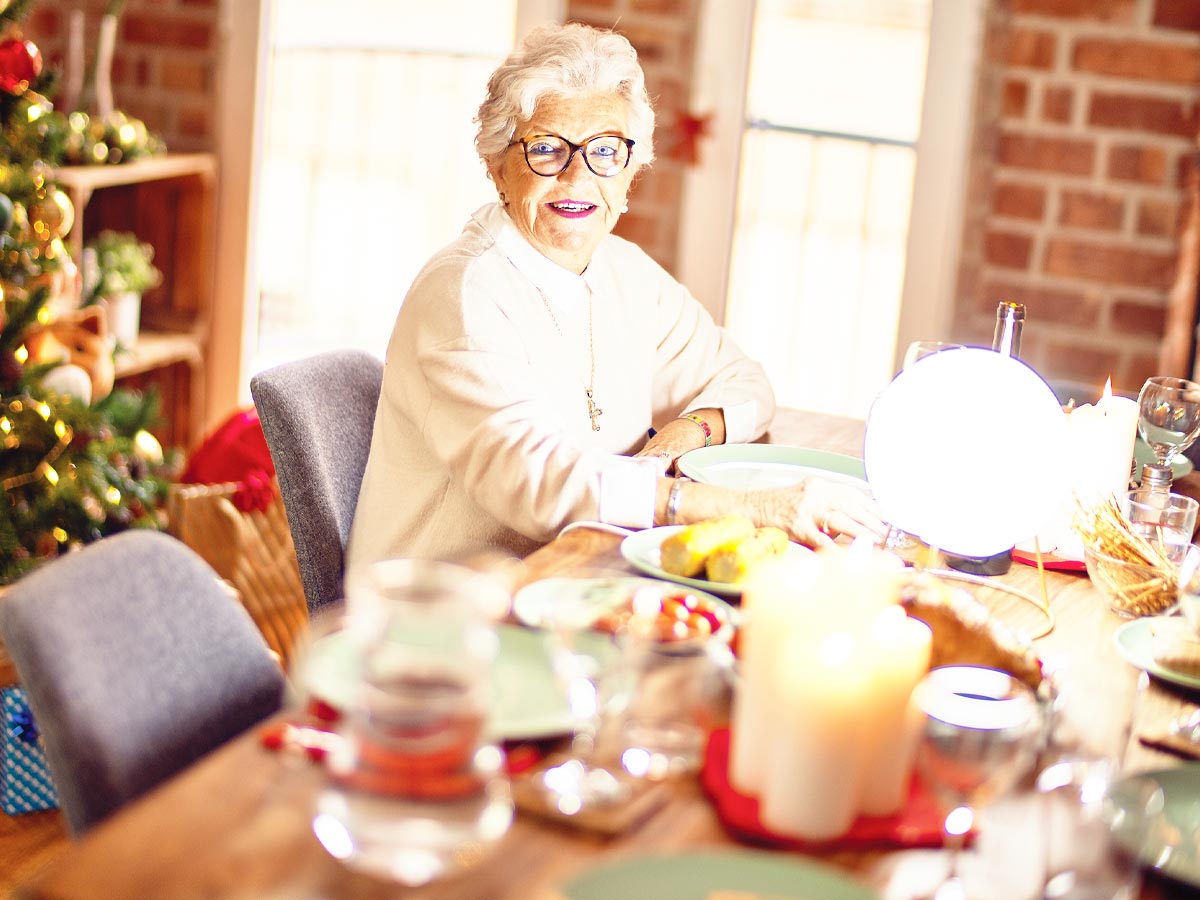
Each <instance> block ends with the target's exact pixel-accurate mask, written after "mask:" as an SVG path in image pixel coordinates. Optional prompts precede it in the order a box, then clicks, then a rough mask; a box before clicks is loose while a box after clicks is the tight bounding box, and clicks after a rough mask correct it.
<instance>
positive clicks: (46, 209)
mask: <svg viewBox="0 0 1200 900" xmlns="http://www.w3.org/2000/svg"><path fill="white" fill-rule="evenodd" d="M29 222H30V224H31V225H32V226H33V233H34V236H35V237H36V238H37V240H38V241H39V242H42V243H45V242H48V241H52V240H54V239H56V238H59V239H61V238H65V237H66V236H67V234H68V232H70V230H71V226H72V225H74V224H75V204H73V203H72V202H71V198H70V197H68V196H67V193H66V191H60V190H59V189H58V188H57V187H55V186H54V185H52V184H49V185H47V186H46V189H45V191H43V196H42V197H41V198H40V199H38V200H35V201H34V202H33V203H31V204H30V206H29Z"/></svg>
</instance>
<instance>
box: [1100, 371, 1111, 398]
mask: <svg viewBox="0 0 1200 900" xmlns="http://www.w3.org/2000/svg"><path fill="white" fill-rule="evenodd" d="M1100 396H1101V397H1102V398H1103V399H1105V400H1108V399H1111V398H1112V376H1111V375H1109V376H1108V378H1107V379H1105V382H1104V393H1103V394H1101V395H1100Z"/></svg>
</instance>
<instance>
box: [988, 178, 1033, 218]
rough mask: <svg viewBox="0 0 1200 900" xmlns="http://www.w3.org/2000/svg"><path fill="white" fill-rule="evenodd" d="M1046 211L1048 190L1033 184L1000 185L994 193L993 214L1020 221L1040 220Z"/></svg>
mask: <svg viewBox="0 0 1200 900" xmlns="http://www.w3.org/2000/svg"><path fill="white" fill-rule="evenodd" d="M1045 209H1046V189H1045V188H1043V187H1038V186H1037V185H1032V184H1013V183H1000V184H997V185H996V188H995V190H994V191H993V192H992V212H994V213H995V214H996V215H998V216H1012V217H1014V218H1018V219H1040V218H1041V217H1042V214H1043V213H1044V212H1045Z"/></svg>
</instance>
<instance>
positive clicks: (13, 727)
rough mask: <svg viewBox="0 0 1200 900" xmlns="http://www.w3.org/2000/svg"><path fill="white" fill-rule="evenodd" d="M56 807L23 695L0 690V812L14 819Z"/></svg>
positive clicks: (12, 689)
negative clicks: (19, 815)
mask: <svg viewBox="0 0 1200 900" xmlns="http://www.w3.org/2000/svg"><path fill="white" fill-rule="evenodd" d="M56 806H58V793H57V792H56V791H55V790H54V783H53V782H52V781H51V780H50V770H49V769H48V768H46V754H45V752H43V750H42V745H41V742H40V741H39V740H38V731H37V725H36V724H34V721H33V715H32V714H31V713H30V711H29V700H28V698H27V697H26V695H25V691H24V690H22V689H21V688H19V687H6V688H0V809H2V810H4V811H5V812H6V813H8V814H9V815H10V816H15V815H17V814H18V813H27V812H36V811H37V810H39V809H54V808H55V807H56Z"/></svg>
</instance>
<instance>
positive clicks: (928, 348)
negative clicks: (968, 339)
mask: <svg viewBox="0 0 1200 900" xmlns="http://www.w3.org/2000/svg"><path fill="white" fill-rule="evenodd" d="M962 346H963V345H962V344H955V343H951V342H949V341H913V342H912V343H911V344H909V345H908V348H907V349H906V350H905V351H904V361H903V363H902V364H901V366H900V371H902V372H903V371H904V370H905V369H908V368H910V367H911V366H912V365H913V364H914V363H915V362H916V361H917V360H919V359H924V358H925V357H926V356H929V355H930V354H931V353H941V352H942V351H943V350H958V349H960V348H961V347H962Z"/></svg>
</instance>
